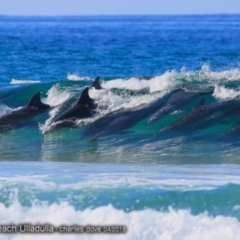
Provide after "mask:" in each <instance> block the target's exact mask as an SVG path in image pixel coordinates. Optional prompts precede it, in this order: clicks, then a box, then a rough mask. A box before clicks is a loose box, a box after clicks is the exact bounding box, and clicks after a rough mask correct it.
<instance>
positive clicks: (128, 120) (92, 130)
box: [83, 98, 166, 139]
mask: <svg viewBox="0 0 240 240" xmlns="http://www.w3.org/2000/svg"><path fill="white" fill-rule="evenodd" d="M165 101H166V100H165V98H163V99H158V100H156V101H154V102H153V103H151V104H148V105H147V106H145V107H142V108H140V109H137V110H128V111H118V112H115V113H111V114H109V115H107V116H104V117H103V118H100V119H98V120H97V121H95V122H94V123H92V124H91V125H90V126H89V127H88V128H87V129H86V130H85V131H84V132H83V135H94V139H96V138H99V137H101V136H106V135H110V134H115V133H120V132H123V131H124V130H125V129H128V128H130V127H132V126H134V125H135V124H136V123H137V122H139V121H141V120H142V119H144V118H145V117H147V116H149V115H150V114H151V113H153V112H155V111H156V110H157V109H159V108H160V107H161V106H162V105H163V104H164V103H165Z"/></svg>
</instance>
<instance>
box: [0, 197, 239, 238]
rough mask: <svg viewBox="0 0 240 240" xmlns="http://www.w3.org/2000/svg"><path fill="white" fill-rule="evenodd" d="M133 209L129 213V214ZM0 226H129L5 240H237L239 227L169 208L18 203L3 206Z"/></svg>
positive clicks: (235, 223)
mask: <svg viewBox="0 0 240 240" xmlns="http://www.w3.org/2000/svg"><path fill="white" fill-rule="evenodd" d="M129 210H130V209H126V211H129ZM0 216H1V217H0V224H1V225H6V224H21V223H30V224H46V223H48V224H51V225H53V226H56V227H58V226H61V225H67V226H69V225H77V226H85V227H86V226H89V225H91V226H107V225H111V226H113V225H115V226H119V225H120V226H126V227H127V229H128V230H127V233H119V234H104V233H99V234H90V233H85V234H82V233H77V234H74V233H65V234H58V233H51V234H46V233H44V234H41V233H38V234H26V233H24V234H23V233H22V234H20V233H18V234H1V235H0V236H1V239H2V240H15V239H17V240H20V239H24V240H28V239H33V238H34V239H36V240H37V239H43V238H44V239H45V238H47V239H50V240H55V239H57V240H59V239H79V238H81V239H99V238H100V239H131V240H132V239H136V240H137V239H141V240H144V239H146V240H149V239H164V240H168V239H169V240H170V239H173V240H175V239H176V240H178V239H185V240H188V239H189V240H192V239H194V240H198V239H199V240H202V239H205V240H212V239H223V240H238V239H240V223H239V221H238V220H237V219H236V218H233V217H224V216H221V215H219V216H216V217H211V216H209V215H208V214H207V213H201V214H199V215H196V216H194V215H192V214H191V213H190V211H188V210H174V209H173V208H171V207H169V209H168V211H166V212H158V211H155V210H150V209H149V210H142V211H132V212H124V211H123V210H117V209H115V208H114V207H113V206H112V205H108V206H102V207H98V208H95V209H91V208H87V209H85V210H83V211H78V210H75V209H74V208H73V207H72V206H71V205H69V203H67V202H65V203H61V204H52V205H50V206H49V205H47V204H39V203H38V204H37V203H36V204H34V205H33V206H32V207H23V206H22V205H21V204H20V203H19V202H18V201H17V200H16V201H14V202H13V203H12V204H11V205H10V206H9V207H6V206H5V205H3V204H2V203H0Z"/></svg>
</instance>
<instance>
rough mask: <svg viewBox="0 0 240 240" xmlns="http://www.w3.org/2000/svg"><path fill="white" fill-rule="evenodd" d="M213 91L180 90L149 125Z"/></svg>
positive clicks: (151, 119)
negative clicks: (193, 99) (195, 98)
mask: <svg viewBox="0 0 240 240" xmlns="http://www.w3.org/2000/svg"><path fill="white" fill-rule="evenodd" d="M212 91H213V90H212V89H205V90H202V91H201V92H200V91H191V90H190V91H189V90H187V89H186V88H180V89H177V90H176V91H175V93H174V94H173V95H172V96H171V97H170V98H169V100H168V101H167V102H166V103H165V104H164V106H163V107H162V108H160V109H159V110H158V111H157V112H156V113H155V114H154V115H153V116H152V117H151V118H150V119H149V120H148V122H147V125H149V124H151V123H153V122H155V121H156V120H158V119H159V118H162V117H164V116H165V115H167V114H169V113H171V112H174V111H176V110H178V109H179V108H181V107H182V106H184V105H185V104H186V103H188V102H189V101H190V100H191V99H192V98H194V97H197V96H199V95H201V94H207V93H211V92H212Z"/></svg>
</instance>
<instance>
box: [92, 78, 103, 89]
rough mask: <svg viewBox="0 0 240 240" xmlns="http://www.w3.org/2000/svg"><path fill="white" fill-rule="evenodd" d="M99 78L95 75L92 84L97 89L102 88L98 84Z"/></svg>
mask: <svg viewBox="0 0 240 240" xmlns="http://www.w3.org/2000/svg"><path fill="white" fill-rule="evenodd" d="M99 79H100V77H97V78H96V79H95V81H94V83H93V85H92V86H93V87H94V88H95V89H97V90H99V89H102V87H101V85H100V83H99Z"/></svg>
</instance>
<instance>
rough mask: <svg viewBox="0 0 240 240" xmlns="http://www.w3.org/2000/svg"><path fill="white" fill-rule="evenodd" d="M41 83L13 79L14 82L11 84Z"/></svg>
mask: <svg viewBox="0 0 240 240" xmlns="http://www.w3.org/2000/svg"><path fill="white" fill-rule="evenodd" d="M40 82H41V81H38V80H18V79H14V78H12V81H11V82H10V84H36V83H40Z"/></svg>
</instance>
